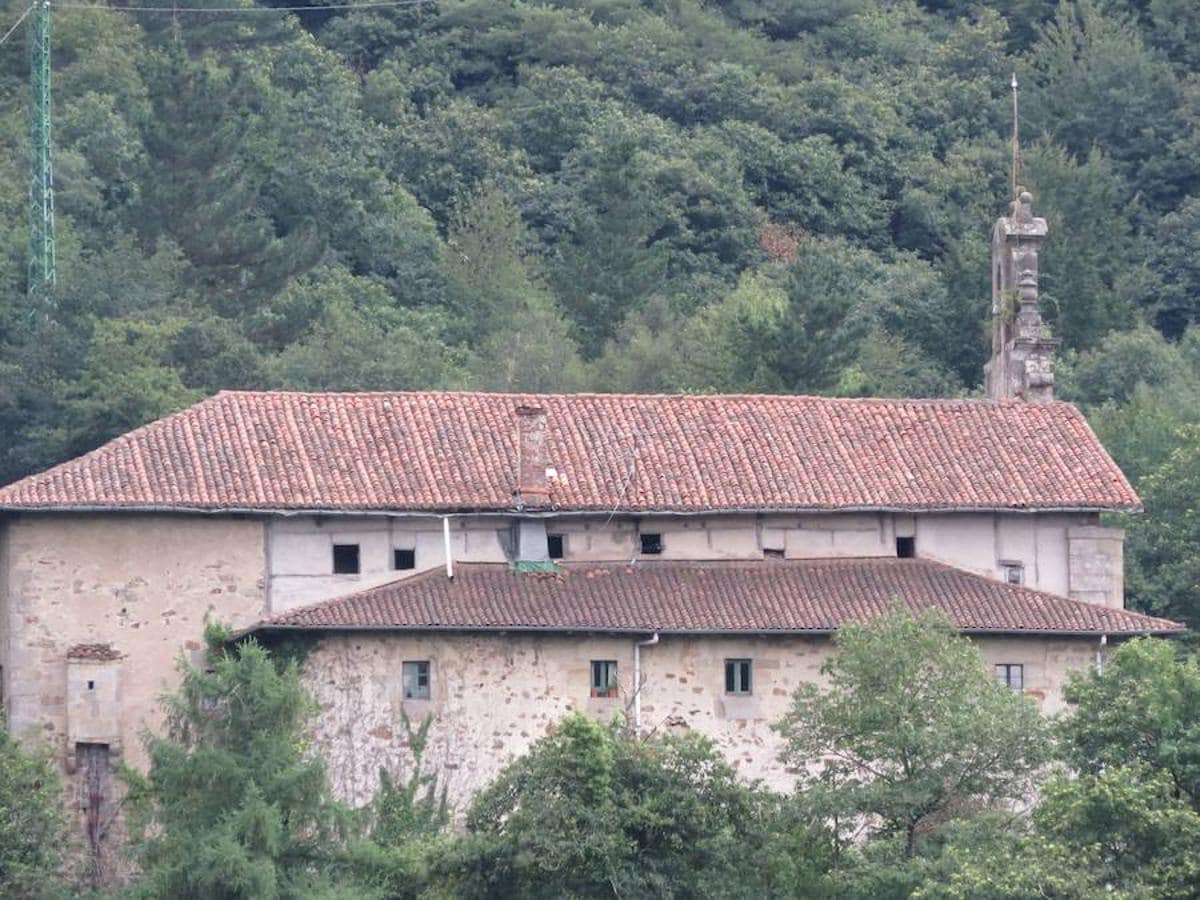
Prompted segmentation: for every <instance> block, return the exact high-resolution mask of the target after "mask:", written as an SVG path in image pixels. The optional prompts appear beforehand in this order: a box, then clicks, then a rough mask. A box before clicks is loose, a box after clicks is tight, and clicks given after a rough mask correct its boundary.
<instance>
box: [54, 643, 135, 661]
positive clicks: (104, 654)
mask: <svg viewBox="0 0 1200 900" xmlns="http://www.w3.org/2000/svg"><path fill="white" fill-rule="evenodd" d="M121 656H122V654H121V653H119V652H118V651H116V650H114V649H113V647H112V645H111V644H76V645H75V646H74V647H71V648H70V649H69V650H67V659H91V660H96V661H97V662H112V661H113V660H115V659H120V658H121Z"/></svg>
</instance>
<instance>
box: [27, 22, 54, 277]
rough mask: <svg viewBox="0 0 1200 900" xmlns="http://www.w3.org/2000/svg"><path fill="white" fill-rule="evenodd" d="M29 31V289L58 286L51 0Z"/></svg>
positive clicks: (32, 23)
mask: <svg viewBox="0 0 1200 900" xmlns="http://www.w3.org/2000/svg"><path fill="white" fill-rule="evenodd" d="M36 2H37V5H36V6H35V7H34V10H33V20H32V22H31V24H30V31H29V81H30V85H31V87H32V91H33V93H32V96H31V98H30V104H29V154H30V157H29V293H30V294H43V295H45V294H46V293H47V292H48V291H49V289H50V288H52V287H54V168H53V165H52V164H51V144H50V0H36Z"/></svg>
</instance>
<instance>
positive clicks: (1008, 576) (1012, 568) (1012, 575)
mask: <svg viewBox="0 0 1200 900" xmlns="http://www.w3.org/2000/svg"><path fill="white" fill-rule="evenodd" d="M1000 568H1001V569H1003V570H1004V580H1005V581H1007V582H1008V583H1009V584H1024V583H1025V566H1023V565H1022V564H1021V563H1019V562H1002V563H1000Z"/></svg>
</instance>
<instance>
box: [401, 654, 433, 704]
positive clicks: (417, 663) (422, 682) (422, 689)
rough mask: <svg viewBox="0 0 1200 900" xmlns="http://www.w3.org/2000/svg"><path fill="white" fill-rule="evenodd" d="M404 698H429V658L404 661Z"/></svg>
mask: <svg viewBox="0 0 1200 900" xmlns="http://www.w3.org/2000/svg"><path fill="white" fill-rule="evenodd" d="M403 676H404V699H405V700H428V699H429V660H427V659H419V660H411V661H406V662H405V663H404V667H403Z"/></svg>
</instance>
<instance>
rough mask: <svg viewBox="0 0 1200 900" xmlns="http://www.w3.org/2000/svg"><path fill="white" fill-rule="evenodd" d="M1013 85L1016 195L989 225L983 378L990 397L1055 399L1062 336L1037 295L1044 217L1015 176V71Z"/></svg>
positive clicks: (1015, 146)
mask: <svg viewBox="0 0 1200 900" xmlns="http://www.w3.org/2000/svg"><path fill="white" fill-rule="evenodd" d="M1012 91H1013V136H1012V191H1013V194H1014V195H1015V197H1016V199H1014V200H1013V202H1012V207H1011V209H1010V210H1009V214H1008V215H1007V216H1001V217H1000V218H999V219H997V220H996V226H995V227H994V228H993V229H992V358H991V359H989V360H988V362H987V364H986V365H985V366H984V367H983V380H984V386H985V387H986V388H987V394H988V397H989V398H990V399H992V400H1028V401H1030V402H1032V403H1049V402H1050V401H1051V400H1053V399H1054V351H1055V350H1057V349H1058V347H1059V346H1060V344H1061V343H1062V342H1061V341H1059V340H1058V339H1056V338H1053V337H1051V336H1050V327H1049V326H1048V325H1046V324H1045V322H1043V321H1042V310H1041V305H1040V303H1039V300H1038V254H1039V253H1040V252H1041V248H1042V239H1043V238H1045V237H1046V232H1047V228H1046V220H1045V219H1042V218H1038V217H1036V216H1034V214H1033V195H1032V194H1030V193H1029V191H1027V190H1025V188H1023V187H1018V182H1017V178H1018V175H1019V172H1020V160H1021V150H1020V141H1019V139H1018V136H1017V134H1018V132H1017V127H1018V121H1019V120H1018V112H1017V76H1016V75H1015V74H1014V75H1013V78H1012Z"/></svg>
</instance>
